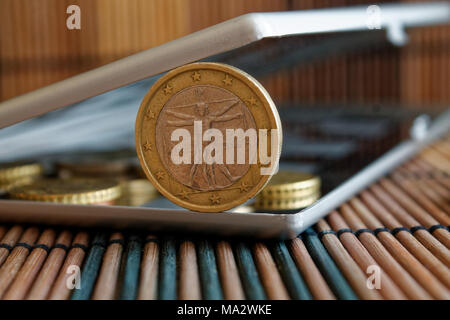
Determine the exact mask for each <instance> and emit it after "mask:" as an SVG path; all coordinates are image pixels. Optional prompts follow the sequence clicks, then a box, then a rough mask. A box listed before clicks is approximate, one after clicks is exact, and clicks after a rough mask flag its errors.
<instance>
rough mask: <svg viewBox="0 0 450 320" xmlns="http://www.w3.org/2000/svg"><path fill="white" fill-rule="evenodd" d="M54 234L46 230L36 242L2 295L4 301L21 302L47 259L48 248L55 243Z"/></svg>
mask: <svg viewBox="0 0 450 320" xmlns="http://www.w3.org/2000/svg"><path fill="white" fill-rule="evenodd" d="M55 237H56V232H55V231H54V230H52V229H46V230H44V232H42V234H41V236H40V237H39V239H38V240H37V244H36V245H35V247H34V249H33V250H32V251H31V253H30V254H29V255H28V257H27V259H26V260H25V262H24V264H23V266H22V268H21V269H20V270H19V272H18V273H17V275H16V278H15V279H14V281H13V282H12V283H11V285H10V286H9V289H8V291H6V292H5V294H4V295H3V299H4V300H21V299H23V298H24V297H25V295H26V294H27V292H28V290H29V288H30V287H31V285H32V284H33V281H34V279H35V278H36V277H37V275H38V273H39V271H40V270H41V267H42V265H43V264H44V262H45V259H46V258H47V255H48V252H49V251H50V247H51V246H52V245H53V243H54V242H55Z"/></svg>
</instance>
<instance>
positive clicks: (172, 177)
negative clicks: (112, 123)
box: [135, 63, 282, 212]
mask: <svg viewBox="0 0 450 320" xmlns="http://www.w3.org/2000/svg"><path fill="white" fill-rule="evenodd" d="M199 128H200V129H199ZM177 129H180V130H178V131H177ZM209 129H213V130H209ZM214 129H215V130H214ZM233 129H234V130H233ZM239 129H241V130H242V131H241V132H245V133H252V132H254V133H255V136H257V140H258V142H259V143H262V141H267V144H266V146H265V148H262V149H261V148H260V146H259V145H257V144H256V143H254V142H255V141H256V140H255V139H253V140H252V138H249V139H247V140H246V142H245V143H243V144H241V145H240V146H239V145H238V143H239V141H237V140H238V139H236V141H237V142H236V141H235V139H234V138H233V139H230V140H233V141H235V142H236V143H235V145H234V148H233V147H230V148H229V151H230V156H229V157H230V158H229V159H228V158H227V156H228V153H227V147H226V146H230V145H231V141H228V139H226V137H227V135H226V134H227V130H230V132H234V133H238V132H239ZM260 129H266V131H261V130H260ZM183 130H184V131H183ZM203 131H205V134H206V133H208V134H213V133H214V139H213V138H212V137H211V136H210V137H209V138H210V139H208V138H205V136H204V135H203V134H202V133H203ZM199 132H200V134H199ZM261 132H262V135H260V134H261ZM181 133H183V134H181ZM264 133H266V136H265V137H264ZM177 134H178V140H177ZM271 134H273V139H274V141H272V138H271ZM174 135H175V138H174ZM180 135H181V136H180ZM249 135H250V134H249ZM281 136H282V133H281V122H280V118H279V116H278V112H277V110H276V107H275V105H274V103H273V101H272V99H271V98H270V96H269V94H268V93H267V92H266V90H265V89H264V88H263V87H262V86H261V85H260V84H259V83H258V82H257V81H256V80H255V79H254V78H252V77H251V76H249V75H248V74H246V73H245V72H243V71H241V70H239V69H236V68H234V67H231V66H228V65H224V64H219V63H193V64H189V65H185V66H183V67H179V68H177V69H174V70H172V71H170V72H168V73H167V74H166V75H164V76H163V77H161V78H160V79H159V80H158V81H157V82H156V83H155V84H154V85H153V87H152V88H151V89H150V90H149V92H148V93H147V95H146V96H145V98H144V100H143V102H142V104H141V107H140V109H139V113H138V115H137V119H136V127H135V138H136V149H137V154H138V157H139V161H140V163H141V166H142V168H143V170H144V172H145V174H146V176H147V178H148V179H149V180H150V181H151V182H152V183H153V185H154V186H155V187H156V188H157V189H158V190H159V191H160V192H161V193H162V194H163V195H164V196H165V197H167V198H168V199H169V200H171V201H172V202H174V203H176V204H178V205H180V206H182V207H185V208H188V209H190V210H195V211H201V212H220V211H225V210H228V209H231V208H233V207H236V206H238V205H240V204H242V203H244V202H245V201H247V200H248V199H250V198H252V197H253V196H254V195H255V194H257V193H258V192H259V191H260V190H261V189H262V188H263V187H264V185H265V184H266V183H267V182H268V181H269V179H270V177H271V175H272V174H273V172H274V168H276V165H277V163H278V160H279V156H280V152H281V142H282V141H281V140H282V138H281ZM187 137H189V139H190V141H187V142H186V141H185V139H186V140H187V139H188V138H187ZM192 137H193V138H192ZM220 137H222V138H223V140H222V145H220V141H218V140H217V139H219V138H220ZM261 137H264V139H261ZM202 138H203V139H202ZM222 138H221V139H222ZM219 140H220V139H219ZM213 142H214V144H213ZM255 144H256V145H255ZM180 145H182V146H184V148H181V147H180ZM213 145H214V146H216V147H217V148H215V149H214V152H212V151H211V149H212V146H213ZM253 147H254V149H252V148H253ZM177 148H179V149H177ZM255 148H256V149H255ZM263 149H266V150H269V151H268V152H266V153H265V155H266V156H267V155H270V156H271V157H272V158H271V161H261V160H262V158H261V155H260V154H261V153H262V150H263ZM174 150H178V154H177V153H176V152H175V151H174ZM181 150H182V152H181ZM208 150H209V152H210V155H211V156H213V157H214V160H213V161H209V162H208V161H207V159H206V158H205V153H206V152H207V151H208ZM250 150H252V152H251V151H250ZM254 150H258V151H257V152H253V151H254ZM220 151H222V160H223V161H222V162H221V161H220V160H217V158H219V159H220V154H221V152H220ZM174 154H175V156H176V157H179V158H181V162H180V161H179V160H177V161H174ZM231 159H233V160H231ZM239 159H241V161H239ZM242 159H244V160H242ZM266 160H267V159H266ZM268 167H269V169H268ZM264 169H265V170H266V172H263V171H262V170H264Z"/></svg>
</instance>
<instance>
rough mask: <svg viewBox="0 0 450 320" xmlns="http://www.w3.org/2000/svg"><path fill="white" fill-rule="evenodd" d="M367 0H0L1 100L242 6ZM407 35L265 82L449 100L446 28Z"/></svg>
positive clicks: (342, 97) (283, 91)
mask: <svg viewBox="0 0 450 320" xmlns="http://www.w3.org/2000/svg"><path fill="white" fill-rule="evenodd" d="M384 2H387V1H384ZM389 2H390V1H389ZM371 3H373V2H371V1H361V0H356V1H349V0H347V1H346V0H315V1H313V0H126V1H125V0H0V21H1V28H0V100H6V99H9V98H11V97H14V96H16V95H19V94H22V93H25V92H28V91H30V90H33V89H37V88H39V87H42V86H45V85H48V84H50V83H53V82H55V81H58V80H62V79H65V78H67V77H70V76H72V75H75V74H78V73H80V72H83V71H86V70H89V69H92V68H95V67H98V66H100V65H103V64H106V63H108V62H111V61H114V60H116V59H119V58H121V57H124V56H127V55H130V54H133V53H135V52H138V51H141V50H144V49H148V48H151V47H154V46H157V45H160V44H162V43H165V42H167V41H170V40H173V39H176V38H178V37H181V36H183V35H186V34H189V33H191V32H194V31H197V30H199V29H202V28H205V27H208V26H210V25H213V24H216V23H218V22H221V21H223V20H227V19H230V18H233V17H235V16H238V15H241V14H245V13H248V12H256V11H280V10H298V9H312V8H323V7H339V6H345V5H357V4H371ZM70 4H77V5H79V6H80V8H81V30H68V29H67V28H66V18H67V16H68V15H67V14H66V8H67V6H69V5H70ZM410 40H411V42H410V43H409V44H408V45H407V46H406V47H404V48H395V47H388V48H374V49H372V50H370V51H367V52H364V53H351V54H347V55H344V56H340V57H332V58H329V59H326V60H322V61H320V62H318V63H314V64H311V65H308V66H302V67H297V68H294V69H291V70H289V71H283V72H280V73H279V74H276V75H274V76H272V77H271V78H269V79H267V80H265V81H264V85H265V86H266V87H267V89H268V91H269V93H270V94H271V95H272V96H273V97H274V98H275V100H276V101H278V102H306V103H317V102H319V103H340V104H341V103H367V104H373V103H404V104H408V105H422V106H423V105H432V104H439V105H442V104H444V105H445V104H448V103H449V102H450V90H449V80H450V79H449V77H450V76H449V75H450V64H449V61H450V50H449V42H450V41H449V40H450V28H449V27H429V28H423V29H420V30H414V31H412V32H410Z"/></svg>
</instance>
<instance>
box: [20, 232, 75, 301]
mask: <svg viewBox="0 0 450 320" xmlns="http://www.w3.org/2000/svg"><path fill="white" fill-rule="evenodd" d="M71 240H72V233H71V232H69V231H67V230H66V231H63V232H61V233H60V235H59V236H58V238H57V239H56V241H55V245H54V246H53V249H52V250H51V251H50V254H49V255H48V258H47V260H46V261H45V264H44V266H43V267H42V270H41V272H40V273H39V275H38V276H37V278H36V280H35V281H34V283H33V286H32V287H31V289H30V292H29V293H28V295H27V299H28V300H43V299H46V298H47V296H48V294H49V292H50V289H51V287H52V285H53V282H54V281H55V280H56V277H57V276H58V272H59V270H60V269H61V266H62V265H63V263H64V258H65V257H66V254H67V251H68V248H69V246H70V241H71Z"/></svg>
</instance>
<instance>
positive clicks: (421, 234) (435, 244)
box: [370, 185, 450, 267]
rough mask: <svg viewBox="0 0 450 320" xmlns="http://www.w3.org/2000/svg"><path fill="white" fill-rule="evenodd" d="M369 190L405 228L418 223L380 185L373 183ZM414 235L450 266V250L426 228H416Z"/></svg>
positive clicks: (412, 226)
mask: <svg viewBox="0 0 450 320" xmlns="http://www.w3.org/2000/svg"><path fill="white" fill-rule="evenodd" d="M370 191H371V192H372V193H373V194H374V195H375V196H376V198H377V199H378V200H380V202H381V203H382V204H383V205H384V206H385V207H387V208H389V210H390V212H391V213H392V214H393V215H394V216H395V217H396V218H397V219H398V220H399V221H400V222H401V223H402V224H403V225H405V226H406V227H407V228H409V229H411V228H414V227H416V226H418V225H419V222H418V221H417V220H416V219H415V218H413V217H412V216H410V215H409V214H408V213H407V212H406V211H405V209H403V208H402V207H401V206H400V205H399V204H398V203H397V202H396V201H395V200H394V199H393V198H391V196H390V195H388V194H387V192H385V191H384V190H383V189H382V188H381V187H380V186H378V185H373V186H371V187H370ZM413 235H414V237H416V238H417V239H418V240H419V241H420V242H421V243H422V244H423V245H424V246H425V247H426V248H427V249H428V250H430V251H431V252H432V253H433V254H434V255H435V256H436V257H438V258H439V259H440V260H441V261H442V262H444V264H445V265H446V266H447V267H449V266H450V251H449V250H448V249H447V248H446V247H445V246H444V245H443V244H442V243H440V242H439V241H438V240H437V239H436V238H435V237H434V236H433V235H432V234H431V233H429V232H428V231H427V230H420V229H418V230H416V231H415V232H413Z"/></svg>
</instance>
